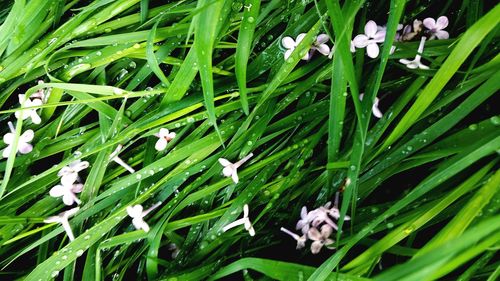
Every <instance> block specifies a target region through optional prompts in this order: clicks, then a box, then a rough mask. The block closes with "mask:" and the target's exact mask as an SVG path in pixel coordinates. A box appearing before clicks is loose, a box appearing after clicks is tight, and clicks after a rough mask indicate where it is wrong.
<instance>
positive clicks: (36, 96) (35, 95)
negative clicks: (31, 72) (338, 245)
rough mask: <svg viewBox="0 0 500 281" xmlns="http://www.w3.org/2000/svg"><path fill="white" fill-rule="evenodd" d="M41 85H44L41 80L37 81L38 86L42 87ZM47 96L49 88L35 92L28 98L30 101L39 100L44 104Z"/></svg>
mask: <svg viewBox="0 0 500 281" xmlns="http://www.w3.org/2000/svg"><path fill="white" fill-rule="evenodd" d="M43 83H44V82H43V80H38V85H42V84H43ZM49 95H50V88H48V89H40V90H38V91H36V92H35V93H33V94H32V95H31V96H30V99H32V100H34V99H39V100H40V101H41V102H42V103H45V102H47V99H48V97H49Z"/></svg>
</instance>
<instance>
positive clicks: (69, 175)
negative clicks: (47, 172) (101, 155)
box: [57, 159, 89, 186]
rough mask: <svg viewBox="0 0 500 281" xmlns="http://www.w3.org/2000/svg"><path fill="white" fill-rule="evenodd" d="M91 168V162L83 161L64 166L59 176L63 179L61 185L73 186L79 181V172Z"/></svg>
mask: <svg viewBox="0 0 500 281" xmlns="http://www.w3.org/2000/svg"><path fill="white" fill-rule="evenodd" d="M88 167H89V162H87V161H81V160H80V159H78V160H75V161H73V162H71V163H70V164H69V165H68V166H64V167H63V168H62V169H61V170H59V172H58V173H57V175H58V176H59V177H61V184H62V185H64V186H72V185H73V184H74V183H75V181H76V180H77V179H78V172H80V171H83V170H85V169H87V168H88Z"/></svg>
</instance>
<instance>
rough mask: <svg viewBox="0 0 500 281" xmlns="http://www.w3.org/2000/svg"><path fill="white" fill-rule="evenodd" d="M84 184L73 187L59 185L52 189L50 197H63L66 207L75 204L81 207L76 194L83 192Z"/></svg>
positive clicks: (72, 185)
mask: <svg viewBox="0 0 500 281" xmlns="http://www.w3.org/2000/svg"><path fill="white" fill-rule="evenodd" d="M82 189H83V184H81V183H76V184H71V185H61V184H58V185H56V186H54V187H52V188H51V189H50V192H49V194H50V196H52V197H56V198H57V197H62V200H63V202H64V204H65V205H68V206H71V205H73V203H75V202H76V204H78V205H80V203H81V201H80V200H79V199H78V197H76V193H80V192H82Z"/></svg>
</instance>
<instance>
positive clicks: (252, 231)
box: [222, 204, 255, 236]
mask: <svg viewBox="0 0 500 281" xmlns="http://www.w3.org/2000/svg"><path fill="white" fill-rule="evenodd" d="M248 215H249V210H248V205H247V204H245V205H244V206H243V218H241V219H239V220H235V221H233V222H232V223H230V224H228V225H226V226H224V227H223V228H222V231H223V232H226V231H228V230H229V229H231V228H233V227H236V226H239V225H243V226H244V227H245V230H246V231H248V233H249V234H250V236H255V229H254V228H253V226H252V223H251V222H250V218H249V217H248Z"/></svg>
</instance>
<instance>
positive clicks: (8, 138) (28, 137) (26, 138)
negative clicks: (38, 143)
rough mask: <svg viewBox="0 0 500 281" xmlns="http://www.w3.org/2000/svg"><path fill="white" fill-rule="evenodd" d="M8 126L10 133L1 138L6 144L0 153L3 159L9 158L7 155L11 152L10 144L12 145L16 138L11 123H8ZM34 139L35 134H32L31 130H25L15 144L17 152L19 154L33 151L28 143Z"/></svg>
mask: <svg viewBox="0 0 500 281" xmlns="http://www.w3.org/2000/svg"><path fill="white" fill-rule="evenodd" d="M8 125H9V128H10V131H11V132H10V133H7V134H5V135H4V136H3V141H4V142H5V144H7V147H6V148H5V149H4V150H3V152H2V156H3V157H4V158H7V157H9V154H10V152H11V151H12V144H13V143H14V139H15V137H16V130H15V129H14V125H12V122H9V123H8ZM34 137H35V132H33V130H26V131H25V132H24V133H22V134H21V135H20V136H19V140H18V142H17V151H18V152H19V153H21V154H28V153H30V152H31V151H32V150H33V146H32V145H31V144H30V143H29V142H31V141H32V140H33V138H34Z"/></svg>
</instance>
